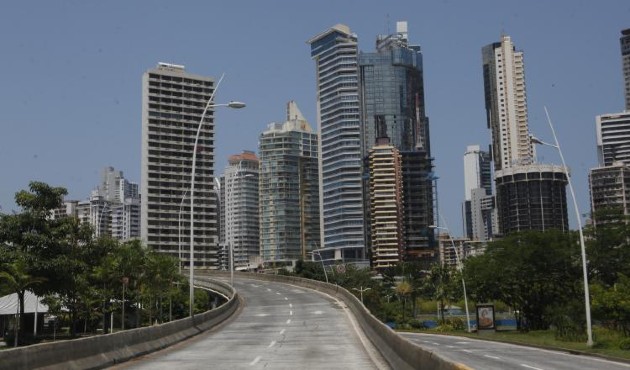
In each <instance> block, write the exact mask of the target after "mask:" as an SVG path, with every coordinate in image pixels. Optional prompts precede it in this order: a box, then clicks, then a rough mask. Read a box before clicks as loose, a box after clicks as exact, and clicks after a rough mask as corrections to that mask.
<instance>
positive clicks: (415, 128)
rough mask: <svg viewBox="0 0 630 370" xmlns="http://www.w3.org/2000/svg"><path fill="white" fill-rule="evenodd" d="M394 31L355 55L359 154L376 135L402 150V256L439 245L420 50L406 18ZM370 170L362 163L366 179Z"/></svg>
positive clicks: (422, 254)
mask: <svg viewBox="0 0 630 370" xmlns="http://www.w3.org/2000/svg"><path fill="white" fill-rule="evenodd" d="M396 31H397V32H396V33H394V34H391V35H381V36H378V37H377V40H376V51H375V52H370V53H365V52H362V53H361V54H360V55H359V76H360V79H359V86H360V97H361V119H362V127H363V135H362V154H363V157H364V158H367V156H368V154H369V153H370V151H371V149H372V148H373V147H374V146H375V144H376V141H377V139H380V138H388V140H389V143H390V144H391V145H392V146H393V147H394V148H396V149H397V150H398V151H400V154H401V158H402V166H401V167H402V192H403V196H402V199H401V200H402V202H403V203H404V207H401V209H404V216H403V223H404V227H403V228H402V230H404V231H403V235H404V237H403V243H402V245H403V258H404V259H406V260H410V259H418V258H422V259H427V258H428V259H432V258H437V253H436V251H437V250H436V249H435V248H434V246H433V243H432V238H431V235H432V232H430V229H429V226H430V225H432V224H433V223H434V220H433V187H432V181H433V178H432V175H431V172H432V159H431V149H430V140H429V120H428V118H427V116H426V114H425V103H424V82H423V66H422V54H421V52H420V47H419V46H415V45H410V44H409V42H408V37H407V22H398V23H397V29H396ZM369 175H370V173H369V171H368V168H367V166H366V168H365V176H364V177H365V178H366V182H367V181H368V180H367V179H368V178H369ZM366 188H367V186H366ZM366 194H367V193H366ZM366 202H369V200H368V199H366ZM369 209H370V208H369V207H366V210H367V211H369ZM370 234H374V232H373V231H371V232H370ZM371 241H372V240H371V238H370V239H368V242H371ZM368 244H369V243H368Z"/></svg>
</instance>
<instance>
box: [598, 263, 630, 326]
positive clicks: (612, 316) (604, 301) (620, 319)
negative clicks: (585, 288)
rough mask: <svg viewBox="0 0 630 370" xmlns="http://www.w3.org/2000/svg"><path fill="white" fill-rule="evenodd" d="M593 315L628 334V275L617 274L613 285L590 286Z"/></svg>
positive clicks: (629, 297)
mask: <svg viewBox="0 0 630 370" xmlns="http://www.w3.org/2000/svg"><path fill="white" fill-rule="evenodd" d="M590 288H591V295H592V301H591V303H592V306H593V316H594V317H595V318H597V319H599V320H601V321H602V322H604V323H606V324H607V325H609V326H612V327H613V328H614V329H616V330H619V331H621V332H622V333H623V335H624V336H626V337H627V336H630V277H628V276H626V275H623V274H619V275H618V281H617V283H615V284H614V285H613V286H610V287H606V286H603V285H601V284H593V285H591V286H590Z"/></svg>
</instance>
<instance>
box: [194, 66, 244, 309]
mask: <svg viewBox="0 0 630 370" xmlns="http://www.w3.org/2000/svg"><path fill="white" fill-rule="evenodd" d="M223 76H224V75H222V76H221V78H220V79H219V82H217V85H216V86H215V87H214V90H213V91H212V94H211V95H210V98H209V99H208V103H207V104H206V107H205V108H204V110H203V113H202V114H201V119H200V120H199V125H198V126H197V135H196V136H195V145H194V146H193V157H192V170H191V174H190V261H189V262H188V264H189V269H190V277H189V282H188V283H189V285H190V292H189V300H190V312H189V316H190V317H191V318H193V317H194V309H193V308H194V305H195V291H194V290H195V288H194V286H193V285H194V284H193V282H194V279H195V273H194V270H195V212H194V208H193V207H194V204H195V169H196V165H197V144H198V143H199V134H200V133H201V127H202V126H203V121H204V119H205V118H206V113H207V112H208V109H210V108H216V107H229V108H235V109H238V108H244V107H245V103H241V102H236V101H231V102H229V103H227V104H213V100H214V94H215V93H216V92H217V89H218V88H219V85H220V84H221V81H222V80H223Z"/></svg>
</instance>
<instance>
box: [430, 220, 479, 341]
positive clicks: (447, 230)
mask: <svg viewBox="0 0 630 370" xmlns="http://www.w3.org/2000/svg"><path fill="white" fill-rule="evenodd" d="M429 228H431V229H438V230H445V231H446V233H447V234H448V237H449V239H450V240H451V247H452V248H453V251H454V252H455V258H456V259H457V268H458V269H459V273H460V274H461V276H462V289H463V290H464V306H466V325H467V328H468V332H469V333H470V314H469V313H468V295H467V294H466V281H465V280H464V271H463V270H464V265H462V260H461V259H460V258H459V252H458V251H457V248H456V247H455V240H453V236H452V235H451V232H450V231H449V229H448V228H446V227H442V226H436V225H431V226H429Z"/></svg>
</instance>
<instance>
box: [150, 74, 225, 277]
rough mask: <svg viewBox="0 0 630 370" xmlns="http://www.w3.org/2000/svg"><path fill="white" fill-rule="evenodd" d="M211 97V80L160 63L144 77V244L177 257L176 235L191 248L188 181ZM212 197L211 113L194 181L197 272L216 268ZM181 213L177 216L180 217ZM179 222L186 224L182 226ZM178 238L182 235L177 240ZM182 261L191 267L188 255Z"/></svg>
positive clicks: (212, 139) (203, 136) (215, 221)
mask: <svg viewBox="0 0 630 370" xmlns="http://www.w3.org/2000/svg"><path fill="white" fill-rule="evenodd" d="M213 91H214V79H212V78H210V77H203V76H198V75H194V74H191V73H188V72H186V70H185V68H184V66H180V65H175V64H167V63H159V64H158V66H157V67H156V68H153V69H150V70H148V71H147V72H145V73H144V75H143V77H142V185H141V198H142V206H141V207H142V212H141V213H142V215H141V235H142V240H143V241H144V242H146V243H147V245H148V246H149V247H150V248H153V249H155V250H157V251H159V252H163V253H168V254H170V255H171V256H173V257H178V256H179V248H180V235H181V236H182V243H184V245H186V248H185V249H186V250H188V246H189V245H190V228H189V225H190V201H189V198H188V196H189V195H190V194H188V192H189V189H190V175H191V170H192V154H193V146H194V142H195V135H196V133H197V128H198V126H199V121H200V120H201V116H202V113H203V110H204V107H205V106H206V103H207V102H208V99H209V98H210V96H211V94H212V92H213ZM213 192H214V113H213V111H209V112H208V113H207V114H206V116H205V118H204V123H203V125H202V126H201V132H200V137H199V143H198V146H197V163H196V176H195V198H194V202H195V204H194V212H195V213H194V214H195V238H194V253H195V254H194V258H195V267H201V268H217V263H218V261H217V248H216V247H217V242H218V240H217V239H218V238H217V214H216V213H217V210H216V204H215V198H214V196H213ZM180 210H181V211H180ZM180 212H181V215H182V219H185V220H187V222H181V227H180V222H179V219H180ZM180 232H181V234H180ZM182 260H183V261H184V263H185V264H189V261H190V259H189V253H184V254H183V258H182Z"/></svg>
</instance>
